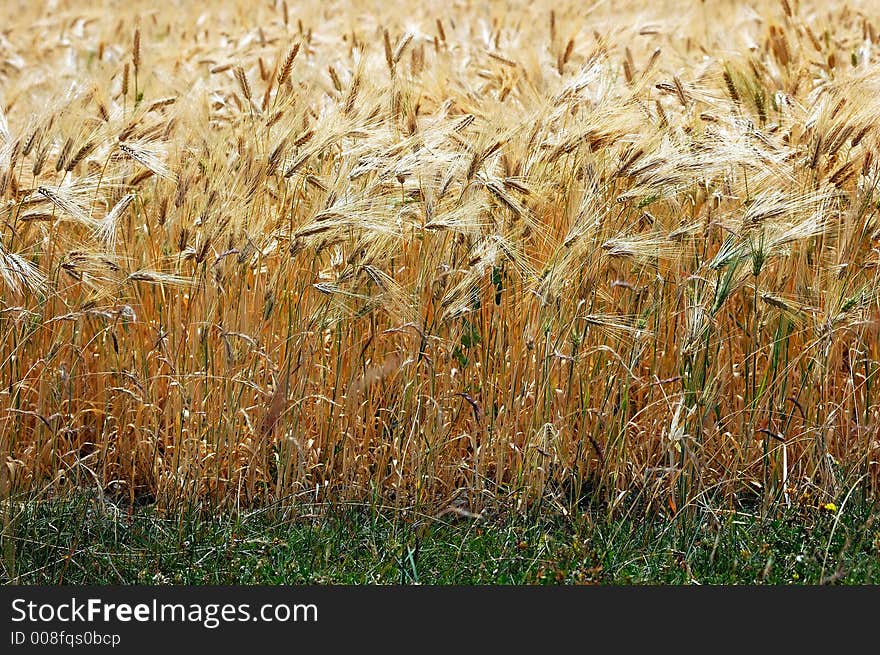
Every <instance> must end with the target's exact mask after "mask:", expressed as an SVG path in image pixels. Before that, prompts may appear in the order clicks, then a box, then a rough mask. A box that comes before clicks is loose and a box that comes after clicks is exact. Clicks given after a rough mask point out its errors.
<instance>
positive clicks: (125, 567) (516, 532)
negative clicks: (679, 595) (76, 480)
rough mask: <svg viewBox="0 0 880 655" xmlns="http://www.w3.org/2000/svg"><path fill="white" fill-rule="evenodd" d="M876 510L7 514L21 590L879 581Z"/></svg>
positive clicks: (93, 505)
mask: <svg viewBox="0 0 880 655" xmlns="http://www.w3.org/2000/svg"><path fill="white" fill-rule="evenodd" d="M873 513H874V510H873V507H872V506H871V505H870V504H868V503H867V502H864V501H856V500H854V499H850V502H848V503H847V504H846V505H845V506H844V507H843V510H842V511H839V512H835V511H833V510H827V509H817V508H815V507H809V508H807V507H801V508H797V509H794V508H793V509H788V510H785V511H784V512H783V513H781V514H777V515H775V516H759V515H756V514H752V513H749V512H746V511H727V512H718V511H708V510H700V511H694V512H692V513H679V515H678V516H676V517H672V518H670V517H667V518H654V519H649V518H645V517H642V516H629V517H619V518H608V517H607V515H605V514H601V513H587V512H585V513H582V514H580V515H578V516H575V517H570V516H569V517H563V516H561V515H556V516H553V517H551V516H548V515H546V514H543V515H541V516H537V517H525V516H515V517H494V518H491V519H485V520H474V519H465V518H458V517H456V518H455V519H450V518H449V516H450V515H447V516H446V517H444V518H440V519H438V518H434V517H428V516H418V515H415V514H414V513H412V512H409V513H406V512H400V511H391V510H384V511H383V510H381V509H376V508H373V509H365V508H340V507H336V508H334V509H332V510H321V509H320V508H319V509H318V510H316V509H315V508H310V509H309V510H305V509H299V510H294V509H291V508H287V509H278V508H271V509H265V510H262V511H259V512H254V513H249V514H240V515H238V516H236V517H234V518H232V517H229V516H217V515H211V514H210V513H208V512H205V511H200V512H196V511H192V510H190V511H185V512H182V513H180V514H178V515H176V516H173V517H170V516H164V517H163V516H160V515H159V514H158V513H157V512H156V511H155V510H153V509H152V508H149V507H140V508H134V509H132V510H128V509H118V508H116V507H114V506H113V505H111V504H109V503H101V502H98V501H96V500H95V499H94V498H89V497H87V496H78V497H75V498H74V499H66V500H42V501H34V500H31V501H17V502H13V503H9V504H7V505H6V506H5V509H4V515H5V516H4V529H3V533H2V557H3V564H2V568H0V575H2V578H3V580H4V582H13V583H19V584H57V583H66V584H86V583H88V584H135V583H137V584H195V585H200V584H307V583H317V584H324V583H339V584H363V583H414V582H418V583H421V584H541V583H549V584H556V583H600V584H665V583H672V584H688V583H694V582H698V583H737V584H738V583H770V584H779V583H819V582H822V581H823V578H824V581H825V582H836V583H850V584H853V583H854V584H861V583H878V582H880V531H878V529H876V528H874V527H873V523H874V518H873ZM838 515H839V520H838ZM835 524H836V527H835ZM826 553H827V555H826ZM823 564H824V568H823Z"/></svg>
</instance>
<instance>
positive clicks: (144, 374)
mask: <svg viewBox="0 0 880 655" xmlns="http://www.w3.org/2000/svg"><path fill="white" fill-rule="evenodd" d="M34 4H36V3H34ZM90 4H91V3H85V2H66V1H65V0H59V1H58V2H51V3H47V6H46V7H45V8H42V7H35V6H33V5H32V3H21V6H20V7H18V8H13V10H11V11H9V12H7V14H6V17H5V18H4V28H3V32H2V34H0V109H2V113H0V200H2V206H0V239H2V240H0V273H2V286H0V289H2V291H0V326H2V327H0V371H2V373H0V376H2V389H0V451H2V452H3V453H4V457H5V466H3V467H0V480H2V486H3V490H4V491H6V492H8V491H9V490H10V489H11V488H13V487H15V486H24V487H27V486H36V485H40V484H44V483H47V482H48V483H55V484H63V483H78V484H96V485H98V486H100V487H101V488H102V489H105V490H112V491H115V492H118V493H122V494H124V495H126V496H129V497H130V498H132V499H135V498H136V497H139V496H146V495H148V496H153V497H155V498H156V499H158V501H159V502H160V503H169V502H171V501H172V500H173V499H178V498H181V497H184V498H194V497H203V498H211V499H214V500H219V501H232V502H236V503H242V504H249V503H255V502H265V501H266V500H271V499H274V498H280V497H285V496H290V495H297V494H310V495H312V496H317V497H320V498H325V497H326V498H334V499H364V498H369V497H373V498H375V497H381V498H383V499H385V500H386V502H394V503H399V504H408V503H412V502H417V501H426V502H430V503H435V502H450V501H452V502H453V505H452V507H454V508H456V511H462V512H470V511H479V509H480V508H481V507H483V506H484V505H485V504H486V503H491V502H507V503H511V502H516V503H528V502H531V501H534V500H536V499H538V498H544V499H546V498H551V499H553V498H557V499H559V498H563V497H569V498H570V497H577V496H578V495H580V494H581V493H587V492H588V491H589V492H590V493H602V494H605V497H607V498H610V499H614V498H619V497H620V496H619V495H618V492H619V491H623V490H627V489H630V488H637V489H642V490H644V491H646V492H647V494H648V496H649V497H651V498H656V499H660V500H662V502H663V503H664V504H672V505H674V504H675V503H679V505H680V503H681V502H682V500H695V499H699V498H701V494H704V493H706V492H710V491H711V492H713V493H718V494H720V495H721V497H724V498H734V497H735V496H737V495H739V494H742V493H745V492H749V493H753V492H755V490H764V491H765V492H767V494H768V497H771V496H775V497H778V498H783V499H785V500H788V499H789V498H790V497H791V495H792V494H794V493H797V494H798V495H800V494H801V493H804V492H807V493H810V492H812V493H814V494H819V495H821V494H822V493H837V492H839V490H840V489H839V487H840V485H842V484H844V483H845V482H844V477H845V475H846V474H854V475H858V476H864V478H863V479H864V480H866V481H869V482H871V483H872V484H873V481H874V480H875V477H876V474H877V468H876V466H877V458H878V450H880V443H878V408H880V405H878V394H877V391H876V387H877V380H876V374H877V371H878V366H880V342H878V324H877V321H878V317H880V304H878V291H880V286H878V274H877V266H878V263H880V248H878V239H880V225H878V194H877V184H878V181H880V155H878V139H880V133H878V129H877V127H876V125H877V121H878V115H880V68H878V50H877V47H878V46H877V39H878V30H880V25H878V24H877V22H876V16H874V17H873V18H871V17H870V16H869V14H866V13H864V12H863V11H860V10H859V9H858V6H859V5H858V3H855V4H854V3H847V4H844V3H842V2H840V3H835V5H836V6H835V7H834V8H831V9H827V8H826V9H823V8H821V5H823V4H824V3H815V4H813V3H809V2H806V1H805V2H801V3H800V5H799V3H798V2H797V1H796V0H788V2H787V3H786V2H783V3H782V4H779V3H776V2H762V1H759V2H757V3H755V8H754V9H748V8H745V7H744V6H737V5H736V4H734V3H723V2H713V3H701V2H685V1H681V2H667V3H665V5H664V4H658V5H656V6H654V7H653V8H652V9H651V10H645V9H641V8H639V5H640V4H641V3H634V2H605V3H603V2H598V3H596V4H595V5H594V6H593V7H585V6H584V4H583V3H568V2H563V3H547V4H546V6H544V7H542V6H535V4H530V3H501V2H497V3H493V2H489V3H479V4H473V5H471V3H441V2H436V3H434V2H426V3H421V4H419V5H411V6H407V7H406V8H405V9H401V8H400V7H390V6H389V7H383V6H380V5H378V4H374V3H369V2H363V1H360V0H352V1H351V2H330V3H328V2H322V3H311V4H308V5H307V6H301V5H299V4H298V5H297V7H296V9H295V10H294V7H293V5H292V4H291V6H290V7H287V6H286V5H285V4H284V3H282V2H267V1H265V2H261V3H259V4H258V5H256V6H252V4H251V3H249V2H248V3H245V2H242V3H240V6H234V5H233V3H224V6H223V7H222V8H220V7H214V8H212V9H209V8H208V7H207V5H206V6H204V7H199V6H196V3H188V2H186V3H184V2H180V3H179V4H180V6H179V7H176V8H168V9H163V10H157V9H151V8H150V7H151V3H145V2H138V1H130V2H120V3H108V4H107V6H106V7H102V8H91V7H90ZM536 4H537V5H541V4H542V3H536ZM511 5H516V6H512V7H510V8H508V7H509V6H511ZM551 7H553V8H554V11H553V12H551V11H550V8H551ZM865 7H868V3H866V4H865ZM872 20H873V22H872Z"/></svg>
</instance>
